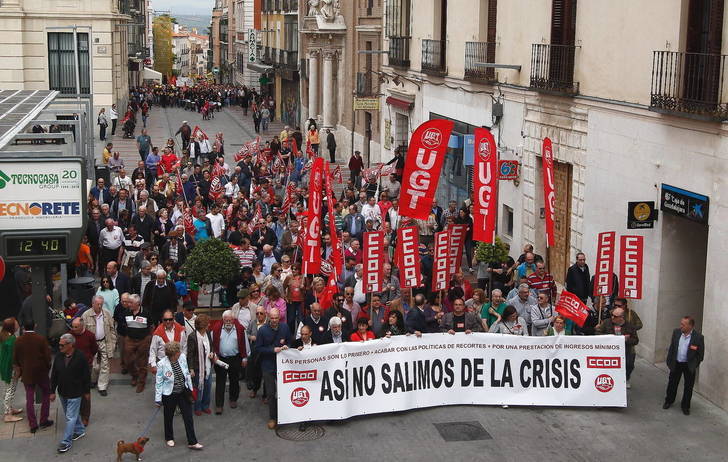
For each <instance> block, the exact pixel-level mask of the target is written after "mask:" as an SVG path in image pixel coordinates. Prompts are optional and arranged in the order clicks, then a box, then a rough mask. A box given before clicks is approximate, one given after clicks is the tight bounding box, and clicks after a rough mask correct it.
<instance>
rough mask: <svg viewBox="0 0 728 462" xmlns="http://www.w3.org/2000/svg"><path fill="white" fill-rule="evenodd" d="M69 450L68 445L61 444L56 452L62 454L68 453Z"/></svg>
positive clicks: (69, 446)
mask: <svg viewBox="0 0 728 462" xmlns="http://www.w3.org/2000/svg"><path fill="white" fill-rule="evenodd" d="M69 449H71V445H70V444H64V443H61V444H60V445H59V446H58V452H60V453H61V454H63V453H64V452H68V450H69Z"/></svg>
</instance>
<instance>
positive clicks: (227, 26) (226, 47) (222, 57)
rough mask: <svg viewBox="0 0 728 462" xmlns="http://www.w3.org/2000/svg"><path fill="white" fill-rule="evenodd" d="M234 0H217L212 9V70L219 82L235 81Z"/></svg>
mask: <svg viewBox="0 0 728 462" xmlns="http://www.w3.org/2000/svg"><path fill="white" fill-rule="evenodd" d="M236 3H237V2H236V1H234V0H215V7H214V8H213V9H212V23H211V26H210V29H211V31H212V36H211V37H210V39H211V43H210V49H211V50H212V71H213V73H214V75H215V81H216V82H218V83H224V84H232V83H233V82H234V81H235V76H234V73H235V66H236V61H235V5H236Z"/></svg>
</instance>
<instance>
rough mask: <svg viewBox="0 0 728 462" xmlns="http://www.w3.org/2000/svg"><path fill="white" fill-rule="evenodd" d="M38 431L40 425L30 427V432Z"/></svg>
mask: <svg viewBox="0 0 728 462" xmlns="http://www.w3.org/2000/svg"><path fill="white" fill-rule="evenodd" d="M37 431H38V427H30V433H35V432H37Z"/></svg>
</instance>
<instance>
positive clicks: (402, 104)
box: [387, 96, 415, 111]
mask: <svg viewBox="0 0 728 462" xmlns="http://www.w3.org/2000/svg"><path fill="white" fill-rule="evenodd" d="M387 104H389V105H390V106H394V107H398V108H400V109H404V110H405V111H411V110H412V108H413V107H415V103H413V102H412V101H406V100H403V99H399V98H395V97H394V96H388V97H387Z"/></svg>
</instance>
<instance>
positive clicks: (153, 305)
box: [142, 270, 177, 325]
mask: <svg viewBox="0 0 728 462" xmlns="http://www.w3.org/2000/svg"><path fill="white" fill-rule="evenodd" d="M142 307H143V308H144V310H146V311H148V312H149V322H150V324H152V325H156V324H159V321H160V319H161V318H162V313H164V310H171V311H172V313H175V312H177V290H176V289H175V288H174V284H172V282H171V281H168V280H167V273H166V272H165V271H164V270H159V271H157V274H156V275H155V279H153V280H151V281H149V282H148V283H147V287H146V288H145V289H144V298H143V299H142Z"/></svg>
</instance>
